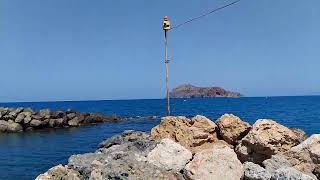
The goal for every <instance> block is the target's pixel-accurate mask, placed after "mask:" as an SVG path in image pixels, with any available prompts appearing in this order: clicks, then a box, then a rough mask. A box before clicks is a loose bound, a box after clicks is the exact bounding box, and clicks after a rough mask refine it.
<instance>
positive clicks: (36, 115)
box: [31, 114, 43, 120]
mask: <svg viewBox="0 0 320 180" xmlns="http://www.w3.org/2000/svg"><path fill="white" fill-rule="evenodd" d="M31 118H32V119H36V120H42V119H43V117H42V116H40V115H39V114H33V115H31Z"/></svg>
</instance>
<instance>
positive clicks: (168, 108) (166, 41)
mask: <svg viewBox="0 0 320 180" xmlns="http://www.w3.org/2000/svg"><path fill="white" fill-rule="evenodd" d="M167 32H168V30H164V46H165V53H164V54H165V60H164V63H165V65H166V86H167V115H168V116H170V92H169V75H168V73H169V70H168V68H169V67H168V63H169V60H168V37H167Z"/></svg>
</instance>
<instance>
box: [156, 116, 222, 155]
mask: <svg viewBox="0 0 320 180" xmlns="http://www.w3.org/2000/svg"><path fill="white" fill-rule="evenodd" d="M151 136H152V138H153V139H154V140H161V139H164V138H170V139H172V140H174V141H176V142H178V143H179V144H181V145H182V146H184V147H185V148H187V149H189V150H190V151H191V152H192V153H196V152H199V151H201V150H203V149H208V148H210V147H212V146H213V144H214V143H215V142H217V141H218V138H217V125H216V124H215V123H214V122H212V121H210V120H209V119H208V118H206V117H204V116H199V115H198V116H195V117H194V118H192V119H191V120H189V119H187V118H186V117H182V116H177V117H174V116H167V117H164V118H162V119H161V123H160V124H159V125H158V126H156V127H154V128H152V130H151Z"/></svg>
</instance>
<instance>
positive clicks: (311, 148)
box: [283, 134, 320, 178]
mask: <svg viewBox="0 0 320 180" xmlns="http://www.w3.org/2000/svg"><path fill="white" fill-rule="evenodd" d="M283 155H285V156H286V157H287V159H288V160H289V162H290V164H291V165H292V166H293V167H294V168H296V169H298V170H299V171H301V172H303V173H306V174H309V175H311V176H312V175H313V174H315V175H317V176H318V178H320V177H319V174H318V170H319V169H320V134H314V135H312V136H310V137H309V138H308V139H306V140H305V141H303V142H302V143H301V144H299V145H297V146H294V147H292V148H291V149H290V150H289V151H287V152H285V153H284V154H283Z"/></svg>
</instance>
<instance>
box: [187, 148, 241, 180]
mask: <svg viewBox="0 0 320 180" xmlns="http://www.w3.org/2000/svg"><path fill="white" fill-rule="evenodd" d="M243 172H244V171H243V166H242V164H241V162H240V161H239V160H238V158H237V155H236V153H235V152H234V151H233V149H231V148H230V147H229V146H227V145H221V144H216V145H214V146H212V148H210V149H205V150H202V151H201V152H198V153H196V154H195V155H194V157H193V159H192V161H191V162H189V163H188V164H187V165H186V167H185V169H184V174H185V176H186V177H187V179H190V180H217V179H223V180H240V178H241V177H242V175H243Z"/></svg>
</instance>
